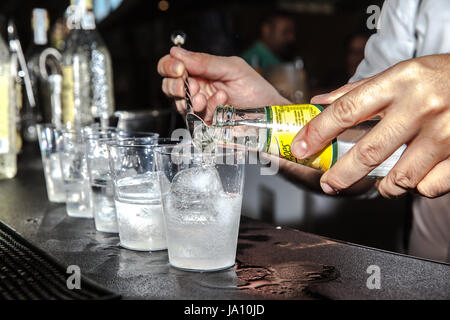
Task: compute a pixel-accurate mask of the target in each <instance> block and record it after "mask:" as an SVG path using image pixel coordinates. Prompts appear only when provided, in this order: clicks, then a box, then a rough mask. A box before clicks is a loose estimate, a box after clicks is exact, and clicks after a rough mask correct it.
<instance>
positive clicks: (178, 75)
mask: <svg viewBox="0 0 450 320" xmlns="http://www.w3.org/2000/svg"><path fill="white" fill-rule="evenodd" d="M186 71H187V72H188V73H189V86H190V91H191V94H192V102H193V107H194V110H195V111H196V113H199V114H202V115H203V117H204V119H205V120H208V119H209V120H210V119H211V117H212V114H213V112H214V109H215V107H216V106H217V105H219V104H225V103H226V104H232V105H234V106H236V107H239V106H240V107H260V106H264V105H277V104H291V102H289V101H288V100H286V99H285V98H283V97H282V96H281V95H280V94H279V93H278V92H277V91H276V90H275V88H274V87H273V86H272V85H270V84H269V83H268V82H267V81H266V80H265V79H264V78H263V77H261V76H260V75H259V74H258V73H257V72H255V71H254V70H253V69H252V68H251V67H250V66H249V65H248V64H247V63H245V61H243V60H242V59H240V58H237V57H217V56H212V55H208V54H204V53H195V52H189V51H186V50H184V49H180V48H176V47H174V48H172V49H171V51H170V55H167V56H164V57H163V58H161V60H160V61H159V63H158V72H159V74H160V75H161V76H163V77H164V79H163V83H162V89H163V91H164V93H165V94H166V95H167V96H169V97H174V98H175V99H176V105H177V108H178V110H179V112H180V113H181V114H184V113H185V108H186V106H185V102H184V99H183V97H184V86H183V77H185V74H186ZM276 160H279V165H280V172H281V173H282V174H283V175H284V176H285V177H286V178H288V179H289V180H290V181H292V182H294V183H296V184H298V185H300V186H302V187H306V188H308V189H310V190H314V191H321V189H320V184H319V181H320V177H321V175H322V173H321V172H320V171H318V170H314V169H311V168H308V167H306V166H302V165H299V164H296V163H293V162H289V161H286V160H283V159H279V158H277V159H276ZM372 185H373V183H372V182H371V181H364V182H362V183H360V184H359V185H358V186H355V187H354V188H352V189H351V190H347V191H344V192H343V194H352V195H354V194H360V193H361V192H365V191H366V190H367V189H369V188H370V187H371V186H372Z"/></svg>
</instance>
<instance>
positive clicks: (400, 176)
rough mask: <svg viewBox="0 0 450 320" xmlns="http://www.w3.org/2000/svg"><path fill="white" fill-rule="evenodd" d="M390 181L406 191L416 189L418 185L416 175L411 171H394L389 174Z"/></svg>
mask: <svg viewBox="0 0 450 320" xmlns="http://www.w3.org/2000/svg"><path fill="white" fill-rule="evenodd" d="M389 177H390V180H391V181H392V182H393V184H395V185H396V186H399V187H400V188H404V189H414V188H415V187H416V185H417V182H416V179H414V175H413V174H412V173H411V172H410V171H403V170H399V169H395V168H394V169H392V170H391V172H390V173H389Z"/></svg>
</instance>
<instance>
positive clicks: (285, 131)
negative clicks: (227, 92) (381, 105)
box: [193, 104, 406, 177]
mask: <svg viewBox="0 0 450 320" xmlns="http://www.w3.org/2000/svg"><path fill="white" fill-rule="evenodd" d="M322 110H323V107H322V106H320V105H312V104H300V105H286V106H267V107H261V108H256V109H236V108H234V107H233V106H218V107H217V108H216V109H215V113H214V117H213V121H212V129H209V130H206V131H204V130H203V131H204V132H207V134H208V135H209V140H214V141H217V140H219V141H222V142H226V143H235V144H240V145H245V146H247V147H248V148H249V149H253V150H255V151H261V152H266V153H269V154H273V155H277V156H280V157H281V158H284V159H286V160H289V161H293V162H296V163H300V164H302V165H306V166H308V167H312V168H315V169H318V170H321V171H323V172H324V171H327V170H328V169H329V168H331V166H333V165H334V164H335V163H336V161H337V160H339V159H340V158H341V157H342V156H343V155H344V154H345V153H347V152H348V151H349V150H350V149H351V148H352V147H353V146H354V145H355V143H356V142H357V141H359V140H360V139H361V138H362V137H363V136H364V134H365V133H367V132H368V131H369V130H370V129H371V128H372V127H373V126H375V125H376V123H377V122H378V121H377V120H368V121H365V122H362V123H360V124H358V125H357V126H356V127H353V128H350V129H347V130H346V131H345V132H343V133H342V134H341V135H339V136H338V137H337V139H335V140H334V141H332V142H331V143H330V144H329V145H328V146H326V147H325V148H324V149H323V150H321V151H320V152H318V153H317V154H315V155H313V156H311V157H309V158H307V159H297V158H295V157H294V156H293V155H292V153H291V143H292V141H293V139H294V137H295V135H296V134H297V132H298V131H299V130H300V129H301V128H302V127H303V126H304V125H305V124H306V123H307V122H309V121H310V120H311V119H312V118H314V117H315V116H316V115H318V114H319V113H320V112H321V111H322ZM193 139H194V142H195V139H196V135H195V133H194V138H193ZM203 143H204V142H203ZM405 148H406V146H405V145H403V146H402V147H400V148H399V149H398V150H397V151H396V152H395V153H393V154H392V155H391V156H390V157H389V158H388V159H386V161H384V162H383V163H382V164H381V165H380V166H378V167H377V168H375V169H374V170H373V171H372V172H370V174H369V175H368V176H369V177H383V176H386V175H387V173H388V172H389V170H390V169H392V167H393V166H394V165H395V163H396V162H397V161H398V159H399V158H400V156H401V154H402V153H403V151H404V149H405Z"/></svg>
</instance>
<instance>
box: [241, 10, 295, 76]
mask: <svg viewBox="0 0 450 320" xmlns="http://www.w3.org/2000/svg"><path fill="white" fill-rule="evenodd" d="M295 40H296V35H295V20H294V18H293V17H292V16H291V15H290V14H289V13H286V12H281V11H278V12H275V13H271V14H270V15H269V16H267V17H266V18H265V19H264V20H263V22H262V24H261V30H260V38H259V39H258V40H257V41H256V42H255V43H254V44H253V46H252V47H251V48H249V49H248V50H247V51H245V52H244V53H243V54H242V58H243V59H244V60H245V61H246V62H247V63H248V64H249V65H251V66H252V67H253V68H255V69H258V68H261V69H264V68H266V67H270V66H274V65H278V64H280V63H282V62H283V61H287V60H291V59H292V58H293V46H294V45H295Z"/></svg>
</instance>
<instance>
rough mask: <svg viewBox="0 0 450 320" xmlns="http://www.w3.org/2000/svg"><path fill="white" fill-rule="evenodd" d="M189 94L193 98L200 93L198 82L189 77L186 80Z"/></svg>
mask: <svg viewBox="0 0 450 320" xmlns="http://www.w3.org/2000/svg"><path fill="white" fill-rule="evenodd" d="M187 83H188V87H189V92H190V93H191V96H195V95H196V94H197V93H198V92H199V91H200V85H199V83H198V81H197V80H196V79H195V78H191V77H189V78H188V79H187Z"/></svg>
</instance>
